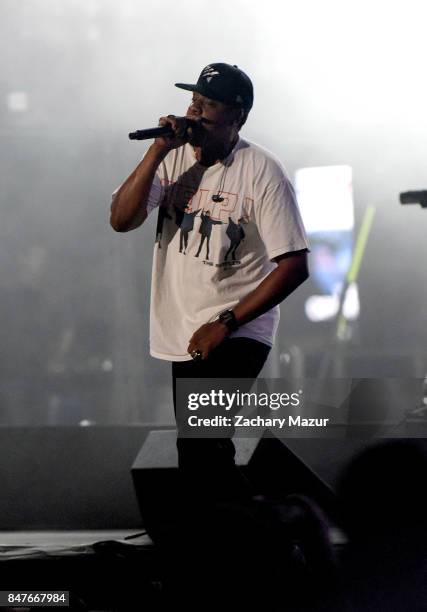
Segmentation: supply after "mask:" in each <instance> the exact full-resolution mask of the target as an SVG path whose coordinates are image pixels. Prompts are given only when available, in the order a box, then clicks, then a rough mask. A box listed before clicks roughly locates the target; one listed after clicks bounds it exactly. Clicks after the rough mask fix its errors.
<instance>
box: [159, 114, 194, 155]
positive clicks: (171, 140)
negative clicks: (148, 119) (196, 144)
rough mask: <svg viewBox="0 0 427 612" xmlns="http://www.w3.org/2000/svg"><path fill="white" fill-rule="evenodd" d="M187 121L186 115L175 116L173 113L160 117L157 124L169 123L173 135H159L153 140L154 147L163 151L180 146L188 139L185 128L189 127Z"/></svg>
mask: <svg viewBox="0 0 427 612" xmlns="http://www.w3.org/2000/svg"><path fill="white" fill-rule="evenodd" d="M189 121H190V120H189V119H188V118H187V117H176V116H175V115H168V116H167V117H160V119H159V126H160V127H163V126H165V125H170V126H171V127H172V129H173V131H174V135H173V136H159V137H158V138H156V139H155V141H154V145H155V147H156V148H160V149H163V150H165V151H171V150H172V149H177V148H178V147H182V145H184V144H185V143H186V142H187V140H188V139H187V128H188V127H189Z"/></svg>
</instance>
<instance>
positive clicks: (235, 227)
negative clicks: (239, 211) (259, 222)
mask: <svg viewBox="0 0 427 612" xmlns="http://www.w3.org/2000/svg"><path fill="white" fill-rule="evenodd" d="M241 221H243V217H242V218H240V219H239V220H238V222H237V223H235V222H234V221H233V219H232V218H231V217H228V227H227V229H226V231H225V233H226V234H227V236H228V237H229V238H230V248H229V249H228V251H227V253H226V254H225V257H224V261H227V259H228V256H229V255H230V253H231V259H232V261H236V250H237V247H238V246H239V244H240V243H241V242H242V240H244V239H245V231H244V229H243V227H242V225H241Z"/></svg>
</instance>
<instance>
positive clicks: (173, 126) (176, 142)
mask: <svg viewBox="0 0 427 612" xmlns="http://www.w3.org/2000/svg"><path fill="white" fill-rule="evenodd" d="M198 123H200V120H196V119H189V118H188V117H176V116H175V115H167V117H160V119H159V127H157V128H150V129H147V130H137V131H136V132H131V133H130V134H129V138H130V139H131V140H147V139H149V138H155V139H156V140H155V143H156V144H158V145H160V146H161V147H164V148H166V149H168V150H171V149H177V148H178V147H181V146H182V145H184V144H185V143H186V142H187V141H188V135H187V130H188V129H189V128H194V127H196V126H197V124H198ZM197 127H198V126H197Z"/></svg>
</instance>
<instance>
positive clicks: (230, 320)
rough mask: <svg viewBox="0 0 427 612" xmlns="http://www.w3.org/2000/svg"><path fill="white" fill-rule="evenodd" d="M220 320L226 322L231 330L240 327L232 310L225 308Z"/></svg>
mask: <svg viewBox="0 0 427 612" xmlns="http://www.w3.org/2000/svg"><path fill="white" fill-rule="evenodd" d="M218 321H221V323H224V325H226V326H227V327H228V329H229V330H230V331H231V332H234V331H236V330H237V329H239V325H238V323H237V320H236V317H235V315H234V312H233V311H232V310H224V312H221V314H220V315H219V317H218Z"/></svg>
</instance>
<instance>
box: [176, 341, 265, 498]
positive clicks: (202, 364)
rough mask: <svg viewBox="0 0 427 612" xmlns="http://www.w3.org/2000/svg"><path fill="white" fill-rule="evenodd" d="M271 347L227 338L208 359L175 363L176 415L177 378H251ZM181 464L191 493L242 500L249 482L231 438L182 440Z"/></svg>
mask: <svg viewBox="0 0 427 612" xmlns="http://www.w3.org/2000/svg"><path fill="white" fill-rule="evenodd" d="M269 351H270V347H269V346H268V345H266V344H264V343H262V342H258V341H257V340H252V339H251V338H227V339H226V340H224V342H222V343H221V344H220V345H219V346H218V347H217V348H216V349H215V350H214V351H212V353H211V354H210V355H209V357H208V358H207V359H204V360H202V361H193V360H191V361H180V362H173V363H172V376H173V399H174V409H175V414H176V380H177V378H252V379H255V378H257V376H258V375H259V373H260V371H261V369H262V367H263V365H264V363H265V361H266V359H267V356H268V353H269ZM177 448H178V461H179V469H180V472H181V476H182V477H183V482H184V483H185V484H186V485H187V487H188V491H190V492H192V493H193V492H196V491H197V492H198V494H201V495H205V496H208V497H210V498H215V499H230V498H240V497H242V496H246V495H247V494H248V483H246V481H245V480H244V479H243V477H242V476H241V474H240V472H239V471H238V470H237V468H236V465H235V462H234V456H235V448H234V444H233V442H232V441H231V439H229V438H180V437H178V441H177Z"/></svg>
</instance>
